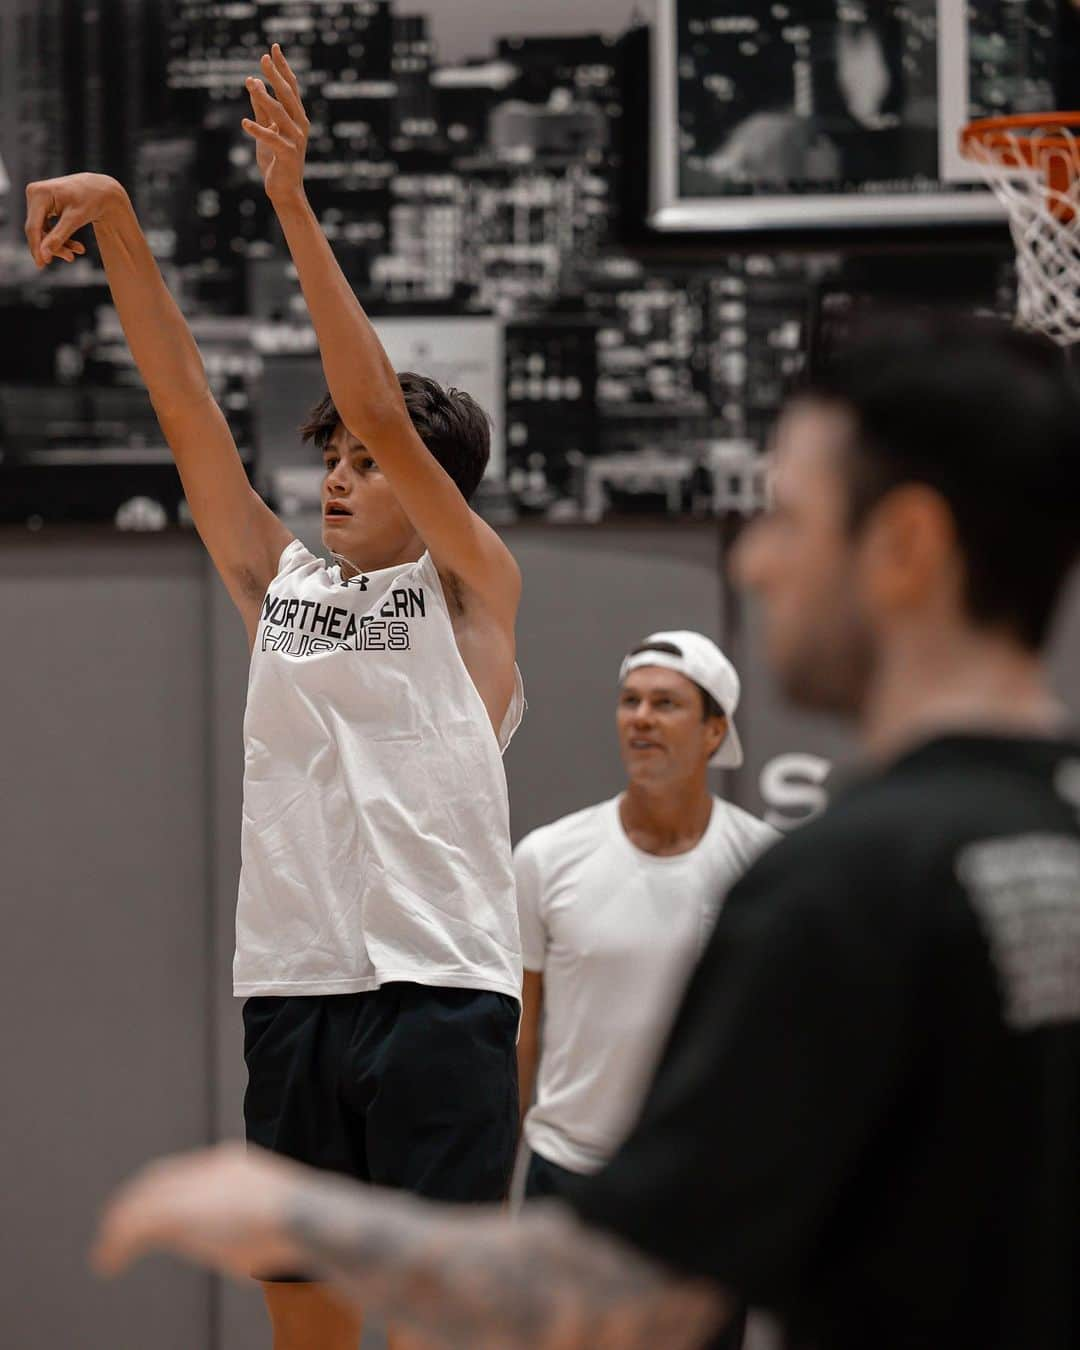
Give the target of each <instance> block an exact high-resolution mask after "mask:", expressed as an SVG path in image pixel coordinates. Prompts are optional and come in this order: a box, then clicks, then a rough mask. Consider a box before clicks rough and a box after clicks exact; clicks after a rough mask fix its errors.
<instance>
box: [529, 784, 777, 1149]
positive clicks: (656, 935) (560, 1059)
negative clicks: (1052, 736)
mask: <svg viewBox="0 0 1080 1350" xmlns="http://www.w3.org/2000/svg"><path fill="white" fill-rule="evenodd" d="M777 837H778V836H777V833H776V831H775V830H773V829H772V828H771V826H769V825H766V824H765V823H764V822H763V821H761V820H758V819H757V817H756V816H752V815H750V814H749V813H748V812H746V811H743V810H741V809H740V808H739V807H737V806H732V805H731V804H730V803H729V802H724V801H721V800H720V799H719V798H716V797H714V798H713V809H712V815H711V816H710V818H709V824H708V827H707V828H706V830H705V833H704V834H703V835H702V837H701V839H700V840H699V841H698V843H697V844H696V846H695V847H694V848H692V849H691V850H690V851H689V852H688V853H680V854H676V855H675V856H672V857H656V856H655V855H653V854H651V853H644V852H642V850H641V849H639V848H637V847H635V845H634V844H632V843H631V842H630V840H629V839H628V838H627V836H626V832H625V830H624V829H623V827H622V822H621V820H620V819H619V799H618V798H617V797H616V798H614V799H613V800H611V801H606V802H601V803H600V804H599V805H598V806H589V807H586V809H585V810H583V811H576V812H575V813H574V814H573V815H570V816H564V817H563V819H562V820H557V821H555V822H554V823H553V824H551V825H545V826H543V827H542V828H541V829H539V830H534V831H533V832H532V834H530V835H527V836H526V837H525V838H524V839H523V840H522V841H521V843H520V844H519V845H518V846H517V848H516V850H515V851H514V871H515V874H516V876H517V893H518V912H519V915H520V920H521V945H522V956H523V960H524V965H525V969H526V970H534V971H542V972H543V975H544V995H543V1004H542V1014H541V1016H542V1028H541V1051H540V1064H539V1069H538V1073H537V1085H536V1100H535V1103H534V1105H533V1107H532V1109H531V1110H530V1111H529V1113H528V1115H527V1116H526V1119H525V1138H526V1140H527V1141H528V1144H529V1147H530V1148H532V1149H533V1150H534V1151H535V1152H537V1153H539V1154H541V1155H542V1156H543V1157H544V1158H547V1159H548V1161H549V1162H553V1163H556V1164H557V1165H558V1166H560V1167H565V1168H568V1169H569V1170H570V1171H572V1172H594V1171H596V1170H598V1169H599V1168H600V1167H601V1166H603V1164H604V1163H605V1162H606V1161H607V1160H608V1158H610V1156H611V1155H612V1154H613V1153H614V1152H615V1150H616V1149H617V1148H618V1146H619V1145H620V1144H621V1143H622V1142H623V1140H624V1139H625V1138H626V1135H627V1134H628V1133H629V1131H630V1128H631V1126H632V1125H633V1123H634V1120H635V1118H636V1116H637V1112H638V1109H639V1107H640V1106H641V1103H642V1100H643V1098H644V1096H645V1091H646V1089H647V1087H648V1085H649V1082H650V1080H651V1079H652V1075H653V1072H654V1070H655V1068H656V1064H657V1061H658V1059H659V1057H660V1052H661V1050H662V1048H663V1045H664V1042H665V1040H666V1039H667V1034H668V1032H669V1031H670V1029H671V1023H672V1021H673V1020H674V1017H675V1013H676V1011H677V1009H678V1005H679V1001H680V999H681V997H682V993H683V990H684V988H685V986H686V982H687V980H688V978H689V976H690V972H691V970H692V969H693V967H694V965H695V963H696V962H697V960H698V957H699V956H700V955H701V952H702V949H703V948H704V946H705V943H706V941H707V939H708V937H709V934H710V933H711V931H712V926H713V923H714V922H715V920H716V916H717V914H718V913H719V910H720V906H721V904H722V903H723V899H724V896H725V895H726V893H727V891H728V890H729V889H730V887H731V886H732V885H733V884H734V883H735V882H736V881H737V880H738V878H739V877H740V876H741V875H742V874H743V872H744V871H745V870H746V869H747V867H749V865H750V864H751V863H752V862H753V861H754V860H755V859H756V857H757V856H758V854H759V853H760V852H762V850H764V849H765V848H766V847H768V845H769V844H771V843H772V842H773V841H774V840H775V839H776V838H777Z"/></svg>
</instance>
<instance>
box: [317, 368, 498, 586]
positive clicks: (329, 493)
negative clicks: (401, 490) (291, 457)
mask: <svg viewBox="0 0 1080 1350" xmlns="http://www.w3.org/2000/svg"><path fill="white" fill-rule="evenodd" d="M398 381H399V383H400V385H401V392H402V395H403V396H404V399H405V406H406V408H407V409H408V412H409V417H410V418H411V419H412V424H413V426H414V427H415V428H416V433H417V435H418V436H419V437H420V439H421V440H422V441H423V443H424V444H425V445H426V446H427V448H428V449H429V450H430V451H431V453H432V455H434V457H435V458H436V459H437V460H438V462H439V463H440V464H441V465H442V467H443V468H444V469H445V470H446V472H447V473H448V474H449V475H450V477H451V478H452V479H453V480H454V482H455V483H456V484H457V486H458V488H459V490H460V491H461V494H462V496H463V497H464V498H465V500H466V501H468V500H469V499H470V498H471V497H472V495H473V493H474V492H475V491H476V488H477V486H478V484H479V482H480V480H481V478H483V476H484V471H485V469H486V468H487V463H488V457H489V455H490V452H491V434H490V424H489V422H488V419H487V416H486V415H485V413H484V412H483V410H482V409H481V408H480V406H479V404H477V403H476V401H475V400H474V399H473V398H471V397H470V396H469V395H468V394H466V393H463V392H462V391H461V390H458V389H443V388H442V386H441V385H439V384H437V383H436V382H435V381H434V380H431V379H428V378H426V377H425V376H423V375H416V374H413V373H412V372H409V371H405V372H402V373H400V374H399V375H398ZM300 434H301V436H302V437H303V439H304V441H305V442H307V441H311V442H313V443H314V445H315V447H316V449H318V450H319V451H321V452H322V456H323V464H324V467H325V477H324V479H323V485H322V508H323V542H324V543H325V545H326V547H327V548H328V549H329V550H330V551H331V552H332V553H334V554H335V555H337V556H339V557H342V558H345V559H347V560H348V561H349V562H351V563H353V565H354V566H357V567H362V568H364V567H366V568H371V569H374V568H376V567H378V566H382V565H385V564H386V563H388V562H390V561H394V560H397V559H399V558H402V557H404V556H406V555H407V554H408V553H409V551H410V550H412V549H415V548H416V547H417V546H418V544H419V541H418V538H417V535H416V532H415V530H414V529H413V527H412V524H411V523H410V521H409V518H408V517H407V516H406V514H405V512H404V511H403V510H402V508H401V506H400V505H399V504H398V501H397V498H396V497H395V496H394V493H393V491H392V489H391V487H390V484H389V482H388V480H387V479H386V478H385V477H384V476H383V474H382V473H381V472H380V470H379V465H378V460H377V457H376V456H375V455H374V453H373V452H372V451H371V450H369V448H368V447H367V446H365V445H363V444H362V442H360V441H359V440H357V438H356V437H355V436H353V435H352V433H351V432H349V431H348V429H347V428H346V427H345V425H344V423H343V422H342V421H341V418H340V417H339V416H338V412H337V409H336V408H335V407H334V403H333V400H332V399H331V397H330V395H329V394H325V395H324V396H323V397H322V398H321V399H320V400H319V402H318V403H317V404H316V405H315V406H314V407H313V408H312V410H311V412H310V413H309V414H308V417H307V420H306V421H305V422H304V424H303V426H302V427H301V428H300Z"/></svg>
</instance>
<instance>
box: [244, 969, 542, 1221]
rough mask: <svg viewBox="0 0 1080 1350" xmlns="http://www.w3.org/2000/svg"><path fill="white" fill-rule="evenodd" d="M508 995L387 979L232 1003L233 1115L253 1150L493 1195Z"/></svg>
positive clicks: (511, 1052) (511, 1007) (511, 1065)
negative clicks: (235, 1008) (239, 1076)
mask: <svg viewBox="0 0 1080 1350" xmlns="http://www.w3.org/2000/svg"><path fill="white" fill-rule="evenodd" d="M517 1026H518V1004H517V1001H516V1000H515V999H512V998H510V997H509V996H508V995H506V994H497V993H493V992H490V991H487V990H477V989H444V988H437V989H436V988H427V987H426V986H424V985H420V984H405V983H393V984H386V985H383V987H382V988H381V989H376V990H373V991H372V992H371V993H366V994H325V995H311V996H296V997H288V998H270V997H256V998H249V999H248V1000H247V1001H246V1002H245V1004H244V1059H245V1061H246V1063H247V1069H248V1085H247V1091H246V1092H245V1094H244V1124H245V1127H246V1131H247V1137H248V1139H249V1140H250V1141H251V1142H252V1143H254V1144H259V1145H260V1146H261V1147H262V1148H267V1149H271V1150H272V1151H273V1152H274V1153H282V1154H284V1155H285V1156H286V1157H289V1158H295V1159H296V1160H297V1161H299V1162H303V1163H307V1164H308V1165H309V1166H311V1167H320V1168H325V1169H327V1170H328V1171H331V1172H342V1173H344V1174H346V1175H347V1176H350V1177H356V1178H358V1179H360V1180H362V1181H368V1182H371V1183H372V1184H374V1185H377V1186H392V1187H396V1188H398V1189H401V1190H406V1191H411V1192H413V1194H415V1195H423V1196H428V1197H429V1198H431V1199H437V1200H452V1201H460V1202H485V1201H489V1202H490V1201H498V1200H502V1199H503V1198H504V1197H505V1195H506V1192H507V1188H508V1186H509V1181H510V1174H511V1172H512V1170H513V1165H514V1152H515V1145H516V1141H517V1127H518V1090H517V1055H516V1039H517Z"/></svg>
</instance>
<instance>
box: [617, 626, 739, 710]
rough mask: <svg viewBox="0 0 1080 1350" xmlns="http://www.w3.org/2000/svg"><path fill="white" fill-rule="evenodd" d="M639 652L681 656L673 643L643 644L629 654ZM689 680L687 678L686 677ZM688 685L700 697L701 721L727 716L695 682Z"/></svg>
mask: <svg viewBox="0 0 1080 1350" xmlns="http://www.w3.org/2000/svg"><path fill="white" fill-rule="evenodd" d="M639 652H667V654H668V655H669V656H682V654H683V652H682V648H681V647H678V646H676V644H675V643H674V642H643V643H642V644H641V646H640V647H635V648H634V650H633V651H632V652H631V653H630V655H631V656H637V654H638V653H639ZM687 678H688V679H689V676H687ZM690 683H691V684H692V685H693V686H694V688H695V689H696V690H697V691H698V693H699V694H700V695H701V720H702V721H703V722H707V721H708V720H709V718H710V717H726V716H727V714H726V713H725V712H724V710H723V708H721V706H720V704H719V703H717V701H716V699H714V698H713V696H712V694H710V693H709V691H708V690H707V689H703V688H702V686H701V685H700V684H698V682H697V680H690Z"/></svg>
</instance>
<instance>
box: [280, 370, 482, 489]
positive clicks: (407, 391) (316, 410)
mask: <svg viewBox="0 0 1080 1350" xmlns="http://www.w3.org/2000/svg"><path fill="white" fill-rule="evenodd" d="M398 383H399V384H400V385H401V392H402V394H403V396H404V398H405V406H406V408H408V410H409V416H410V418H411V419H412V424H413V426H414V427H415V428H416V432H417V435H418V436H419V437H420V439H421V440H422V441H423V442H424V444H425V445H426V446H427V448H428V449H429V450H430V451H431V453H432V454H433V455H434V456H435V458H436V459H437V460H438V461H439V463H440V464H441V465H442V466H443V468H444V469H445V470H446V472H447V473H448V474H449V475H450V477H451V478H452V479H453V480H454V482H455V483H456V484H457V485H458V488H459V490H460V491H461V495H462V496H463V497H464V498H465V500H466V501H468V500H469V499H470V497H472V495H473V493H474V492H475V491H476V489H477V486H478V485H479V482H480V480H481V478H483V476H484V470H485V469H486V468H487V465H488V460H489V458H490V457H491V423H490V422H489V420H488V416H487V414H486V413H485V412H484V410H483V409H482V408H481V407H480V405H479V404H478V403H477V402H476V400H475V399H474V398H472V397H471V396H470V395H469V394H466V393H465V392H464V391H463V390H461V389H444V388H443V387H442V385H441V384H439V383H438V382H437V381H435V380H430V379H428V377H427V376H426V375H417V374H415V373H414V372H413V371H411V370H405V371H401V372H399V374H398ZM340 421H341V418H340V417H339V415H338V411H337V409H336V408H335V407H334V400H333V399H332V398H331V397H330V395H329V393H327V394H324V395H323V396H322V398H321V399H320V400H319V401H318V403H316V404H315V406H314V407H313V408H312V409H311V411H310V412H309V413H308V415H307V419H306V420H305V422H304V424H303V425H302V426H301V428H300V435H301V436H302V437H303V439H304V441H305V442H307V441H314V443H315V445H316V446H317V447H318V449H319V450H322V449H324V448H325V446H326V443H327V441H328V440H329V439H330V437H331V436H332V435H333V434H334V432H335V430H336V429H337V426H338V423H339V422H340Z"/></svg>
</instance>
